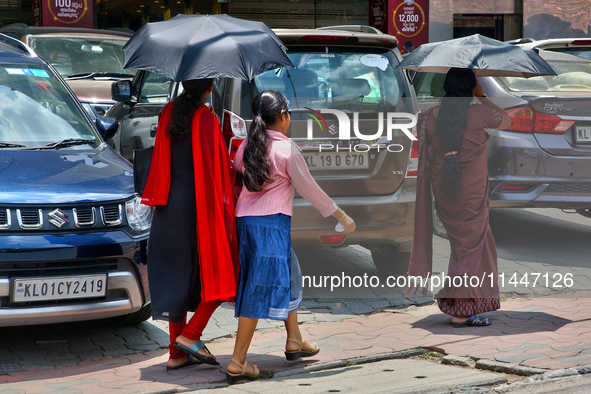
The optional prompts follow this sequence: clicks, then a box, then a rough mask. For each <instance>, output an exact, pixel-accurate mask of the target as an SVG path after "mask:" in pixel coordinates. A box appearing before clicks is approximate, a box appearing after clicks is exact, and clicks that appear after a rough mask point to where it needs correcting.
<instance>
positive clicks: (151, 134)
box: [150, 123, 158, 137]
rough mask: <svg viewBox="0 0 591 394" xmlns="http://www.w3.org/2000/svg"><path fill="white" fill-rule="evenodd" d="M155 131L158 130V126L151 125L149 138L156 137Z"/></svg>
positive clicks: (155, 124)
mask: <svg viewBox="0 0 591 394" xmlns="http://www.w3.org/2000/svg"><path fill="white" fill-rule="evenodd" d="M156 130H158V124H157V123H152V125H151V126H150V137H156Z"/></svg>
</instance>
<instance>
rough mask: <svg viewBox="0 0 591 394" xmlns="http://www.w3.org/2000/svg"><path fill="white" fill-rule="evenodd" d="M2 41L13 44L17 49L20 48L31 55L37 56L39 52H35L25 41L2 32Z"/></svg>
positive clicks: (0, 36) (0, 34) (0, 39)
mask: <svg viewBox="0 0 591 394" xmlns="http://www.w3.org/2000/svg"><path fill="white" fill-rule="evenodd" d="M0 41H3V42H5V43H7V44H8V45H10V46H13V47H15V48H17V49H20V50H21V51H23V52H26V53H27V54H28V55H30V56H35V57H37V54H36V53H35V52H33V50H32V49H31V48H29V46H28V45H27V44H25V43H24V42H22V41H20V40H17V39H16V38H12V37H9V36H7V35H6V34H2V33H0Z"/></svg>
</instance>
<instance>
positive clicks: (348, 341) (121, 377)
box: [0, 293, 591, 394]
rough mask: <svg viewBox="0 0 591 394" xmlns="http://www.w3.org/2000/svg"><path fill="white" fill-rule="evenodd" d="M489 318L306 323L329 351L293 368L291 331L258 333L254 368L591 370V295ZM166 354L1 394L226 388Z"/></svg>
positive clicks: (22, 381)
mask: <svg viewBox="0 0 591 394" xmlns="http://www.w3.org/2000/svg"><path fill="white" fill-rule="evenodd" d="M502 306H503V308H502V309H501V310H499V311H497V312H493V313H489V314H487V315H488V316H489V317H491V318H492V319H494V322H493V324H492V325H491V326H489V327H473V328H453V327H451V325H450V324H449V318H448V317H446V316H445V315H443V314H441V313H439V312H438V309H437V307H436V306H435V305H430V306H425V307H410V308H408V309H407V310H402V311H400V310H399V311H397V312H393V311H392V312H388V311H385V312H382V313H376V314H373V315H368V316H357V317H353V318H349V319H346V320H342V321H338V322H325V323H304V324H302V326H301V328H302V331H303V333H304V336H305V338H306V339H307V340H309V341H311V342H316V343H318V344H319V345H320V346H321V347H322V351H321V352H320V354H319V355H318V357H316V358H315V359H313V360H306V361H302V362H299V363H295V364H287V362H286V361H284V358H283V348H284V345H285V332H284V331H282V330H273V331H267V332H257V333H256V334H255V336H254V339H253V346H252V347H251V351H250V353H249V361H250V362H253V363H256V364H258V365H259V367H260V368H261V369H262V370H264V371H275V372H279V371H284V370H289V369H294V368H301V367H303V366H305V365H309V364H315V363H326V362H331V361H337V360H345V359H352V358H355V357H361V356H371V355H378V354H385V353H392V352H395V351H400V350H404V349H411V348H417V347H427V348H434V349H438V350H440V351H441V352H444V353H447V354H451V355H456V356H470V357H474V358H478V359H489V360H496V361H500V362H507V363H516V364H521V365H524V366H529V367H536V368H545V369H558V368H568V367H574V366H578V365H586V364H591V330H589V329H588V327H589V320H591V293H577V298H573V295H572V294H568V295H559V296H554V297H540V298H536V299H532V300H508V301H505V302H503V304H502ZM233 345H234V339H221V340H218V341H216V342H213V343H210V344H209V345H208V347H209V348H210V349H211V351H212V352H214V353H215V354H216V355H217V356H218V359H219V360H220V362H221V364H222V367H225V366H226V364H227V363H228V362H229V359H230V354H231V352H232V348H233ZM166 360H167V352H166V350H163V349H160V350H154V351H147V352H144V353H140V354H131V355H127V356H121V357H117V358H110V359H108V358H107V359H102V360H100V361H86V362H82V363H79V364H78V365H72V366H66V367H63V368H51V369H40V370H35V371H23V372H15V373H10V374H7V375H1V376H0V394H17V393H19V394H20V393H47V392H53V393H63V394H66V393H67V394H74V393H84V394H92V393H99V392H100V393H101V394H107V393H121V394H127V393H138V392H147V391H161V390H169V392H172V391H178V390H187V389H194V388H197V386H195V385H196V384H199V383H205V382H208V381H209V382H216V381H222V380H223V379H224V375H223V373H222V371H223V369H221V370H218V369H217V368H215V367H206V366H200V367H191V368H187V369H182V370H178V371H171V372H167V371H166V369H165V363H166Z"/></svg>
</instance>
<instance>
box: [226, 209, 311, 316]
mask: <svg viewBox="0 0 591 394" xmlns="http://www.w3.org/2000/svg"><path fill="white" fill-rule="evenodd" d="M236 226H237V230H238V244H239V246H240V278H239V281H238V290H237V292H236V310H235V315H236V317H239V316H243V317H249V318H253V319H274V320H287V315H288V314H289V313H291V312H293V311H295V310H296V309H297V308H298V307H299V305H300V303H301V301H302V288H301V275H302V274H301V272H300V269H299V264H298V262H297V258H292V253H293V251H292V250H291V216H287V215H284V214H275V215H268V216H244V217H238V218H236ZM294 257H295V254H294ZM292 273H293V274H292ZM292 282H293V285H292Z"/></svg>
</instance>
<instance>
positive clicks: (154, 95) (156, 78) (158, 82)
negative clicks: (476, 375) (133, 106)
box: [139, 72, 172, 104]
mask: <svg viewBox="0 0 591 394" xmlns="http://www.w3.org/2000/svg"><path fill="white" fill-rule="evenodd" d="M146 74H147V75H146V79H145V80H144V83H143V85H142V89H141V91H140V97H139V102H140V103H156V104H166V102H167V101H168V91H169V89H170V84H171V82H172V80H171V79H170V78H169V77H167V76H164V75H161V74H157V73H152V72H149V73H146Z"/></svg>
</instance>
